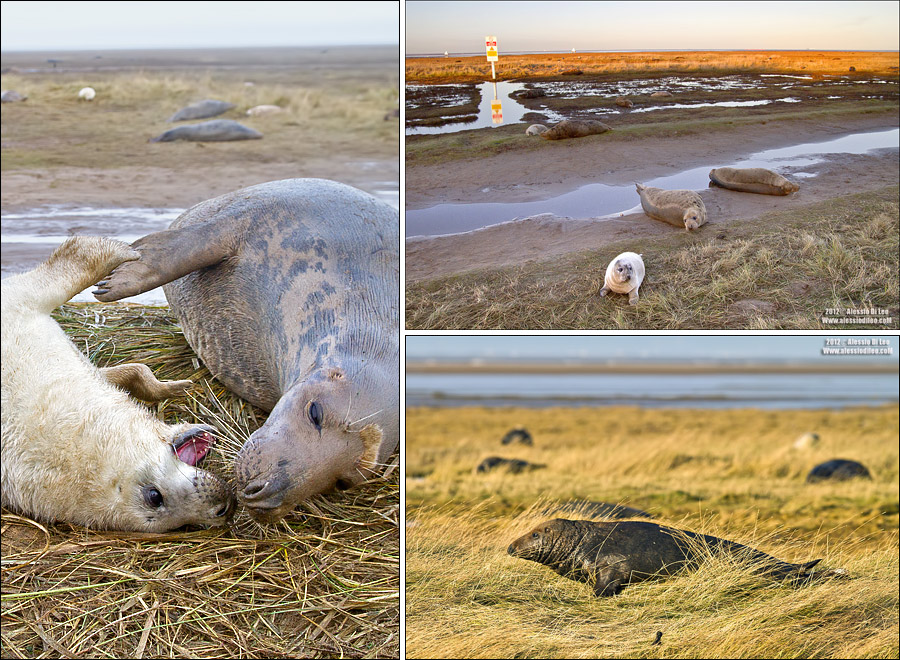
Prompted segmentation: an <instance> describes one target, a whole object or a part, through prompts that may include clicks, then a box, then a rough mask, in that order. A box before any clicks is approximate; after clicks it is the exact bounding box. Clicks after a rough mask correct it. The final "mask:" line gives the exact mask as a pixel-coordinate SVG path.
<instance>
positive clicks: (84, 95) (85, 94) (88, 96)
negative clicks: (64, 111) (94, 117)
mask: <svg viewBox="0 0 900 660" xmlns="http://www.w3.org/2000/svg"><path fill="white" fill-rule="evenodd" d="M95 96H97V92H95V91H94V88H93V87H82V88H81V90H80V91H79V92H78V98H79V99H80V100H82V101H93V100H94V97H95Z"/></svg>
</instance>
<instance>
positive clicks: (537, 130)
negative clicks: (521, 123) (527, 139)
mask: <svg viewBox="0 0 900 660" xmlns="http://www.w3.org/2000/svg"><path fill="white" fill-rule="evenodd" d="M546 132H547V127H546V126H542V125H541V124H532V125H531V126H529V127H528V128H526V129H525V135H541V134H542V133H546Z"/></svg>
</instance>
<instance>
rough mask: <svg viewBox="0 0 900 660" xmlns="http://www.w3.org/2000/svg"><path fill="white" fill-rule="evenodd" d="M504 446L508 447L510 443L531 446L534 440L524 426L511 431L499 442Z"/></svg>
mask: <svg viewBox="0 0 900 660" xmlns="http://www.w3.org/2000/svg"><path fill="white" fill-rule="evenodd" d="M500 442H502V443H503V444H504V445H508V444H509V443H510V442H521V443H522V444H523V445H533V444H534V438H532V437H531V434H530V433H529V432H528V429H526V428H525V427H524V426H517V427H516V428H514V429H511V430H510V431H508V432H507V433H506V435H504V436H503V438H502V439H501V440H500Z"/></svg>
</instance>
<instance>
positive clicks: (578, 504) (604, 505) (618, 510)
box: [541, 500, 653, 518]
mask: <svg viewBox="0 0 900 660" xmlns="http://www.w3.org/2000/svg"><path fill="white" fill-rule="evenodd" d="M541 513H542V514H543V515H545V516H552V515H553V514H554V513H574V514H576V515H582V516H587V517H588V518H652V517H653V516H652V515H650V514H649V513H647V512H646V511H642V510H641V509H635V508H634V507H630V506H625V505H624V504H611V503H610V502H594V501H591V500H570V501H568V502H563V503H562V504H558V505H553V506H548V507H546V508H545V509H544V510H543V511H541Z"/></svg>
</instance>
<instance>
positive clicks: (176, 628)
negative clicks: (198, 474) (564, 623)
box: [2, 304, 400, 658]
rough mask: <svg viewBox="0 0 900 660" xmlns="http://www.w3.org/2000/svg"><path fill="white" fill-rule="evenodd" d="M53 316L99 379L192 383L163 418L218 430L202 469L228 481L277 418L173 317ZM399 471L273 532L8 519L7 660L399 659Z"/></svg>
mask: <svg viewBox="0 0 900 660" xmlns="http://www.w3.org/2000/svg"><path fill="white" fill-rule="evenodd" d="M56 317H57V320H59V322H60V324H61V325H62V326H63V327H64V328H65V329H66V331H67V333H69V335H70V336H71V337H72V339H73V340H74V341H75V343H76V345H77V346H79V348H81V349H82V350H83V351H85V353H86V354H87V355H88V356H89V357H90V358H91V360H92V361H93V362H94V363H95V364H96V365H97V366H107V365H113V364H118V363H121V362H127V361H140V362H144V363H146V364H148V366H150V367H151V369H153V371H154V373H156V375H157V376H158V377H159V378H160V379H166V380H168V379H182V378H190V379H192V380H194V382H195V383H196V384H197V385H196V387H195V388H194V389H193V390H192V392H191V396H190V397H189V398H188V399H184V400H178V401H175V400H169V401H163V402H161V403H159V404H158V405H156V406H155V410H156V412H157V413H158V414H159V415H160V417H161V418H163V419H165V420H166V421H169V422H172V421H174V420H176V419H177V420H180V421H191V422H200V423H208V424H212V425H214V426H216V427H217V428H218V429H219V430H220V431H221V432H222V436H221V437H222V442H221V443H220V449H221V451H216V452H215V453H214V454H213V456H211V457H210V462H209V463H208V464H207V467H209V468H210V469H213V470H215V471H217V472H219V473H220V474H223V475H225V476H226V477H228V478H230V477H231V460H230V459H231V458H232V457H233V456H234V453H235V452H236V451H237V449H239V447H240V445H241V444H242V442H243V440H244V439H245V438H246V437H247V436H248V435H249V434H250V433H252V432H253V431H254V430H256V429H257V428H258V427H259V426H260V425H261V424H262V423H263V422H264V421H265V417H266V415H265V413H263V412H262V411H260V410H258V409H253V408H252V407H251V406H249V405H248V404H246V403H244V402H242V401H241V400H240V399H238V398H237V397H236V396H234V395H232V394H230V393H228V392H227V391H226V390H225V389H224V388H223V387H222V386H221V385H220V384H219V383H218V382H217V381H215V380H214V379H212V378H211V376H210V374H209V372H208V371H207V370H206V368H205V367H204V366H202V365H201V363H200V362H199V360H198V358H197V357H196V355H194V353H193V351H192V350H191V349H190V347H189V346H188V345H187V344H186V342H185V340H184V337H183V336H182V334H181V331H180V329H179V328H178V326H177V325H176V324H175V321H174V319H173V318H172V317H171V316H170V314H169V312H168V309H167V308H151V307H142V306H137V305H128V304H120V305H96V304H74V305H66V306H64V307H62V308H61V309H60V310H58V313H57V315H56ZM398 464H399V458H398V457H397V456H394V457H393V459H392V461H391V463H390V465H388V466H385V469H384V470H383V476H382V477H381V478H377V479H372V480H370V481H369V482H367V483H366V484H364V485H363V486H360V487H358V488H355V489H352V490H350V491H346V492H344V493H341V494H333V495H327V496H319V497H316V498H314V499H312V500H310V501H307V502H305V503H304V504H303V505H301V507H300V508H298V509H297V510H296V511H294V512H293V513H292V514H291V515H289V516H288V517H287V518H286V519H285V520H283V521H282V522H281V523H279V524H278V525H277V526H261V525H258V524H257V523H255V522H253V521H252V520H251V519H250V518H249V517H248V516H247V515H246V514H244V513H242V514H239V516H238V517H237V518H236V519H235V521H234V523H233V526H232V527H231V528H229V529H224V530H202V531H186V532H172V533H167V534H156V535H148V534H137V533H121V532H97V531H90V530H86V529H83V528H79V527H74V526H71V525H67V524H58V525H51V526H45V525H42V524H40V523H37V522H35V521H32V520H29V519H27V518H24V517H21V516H18V515H14V514H12V513H9V512H6V511H4V513H3V519H2V525H3V537H2V538H3V540H2V543H3V574H2V575H3V596H2V603H3V610H2V616H3V627H2V640H3V657H11V658H16V657H21V658H26V657H36V656H40V657H70V658H77V657H92V658H97V657H110V658H121V657H137V658H140V657H202V658H218V657H247V658H262V657H337V656H340V657H358V658H368V657H399V654H400V637H399V636H400V611H399V607H400V600H399V596H400V547H399V515H400V489H399V477H398V474H397V467H398Z"/></svg>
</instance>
